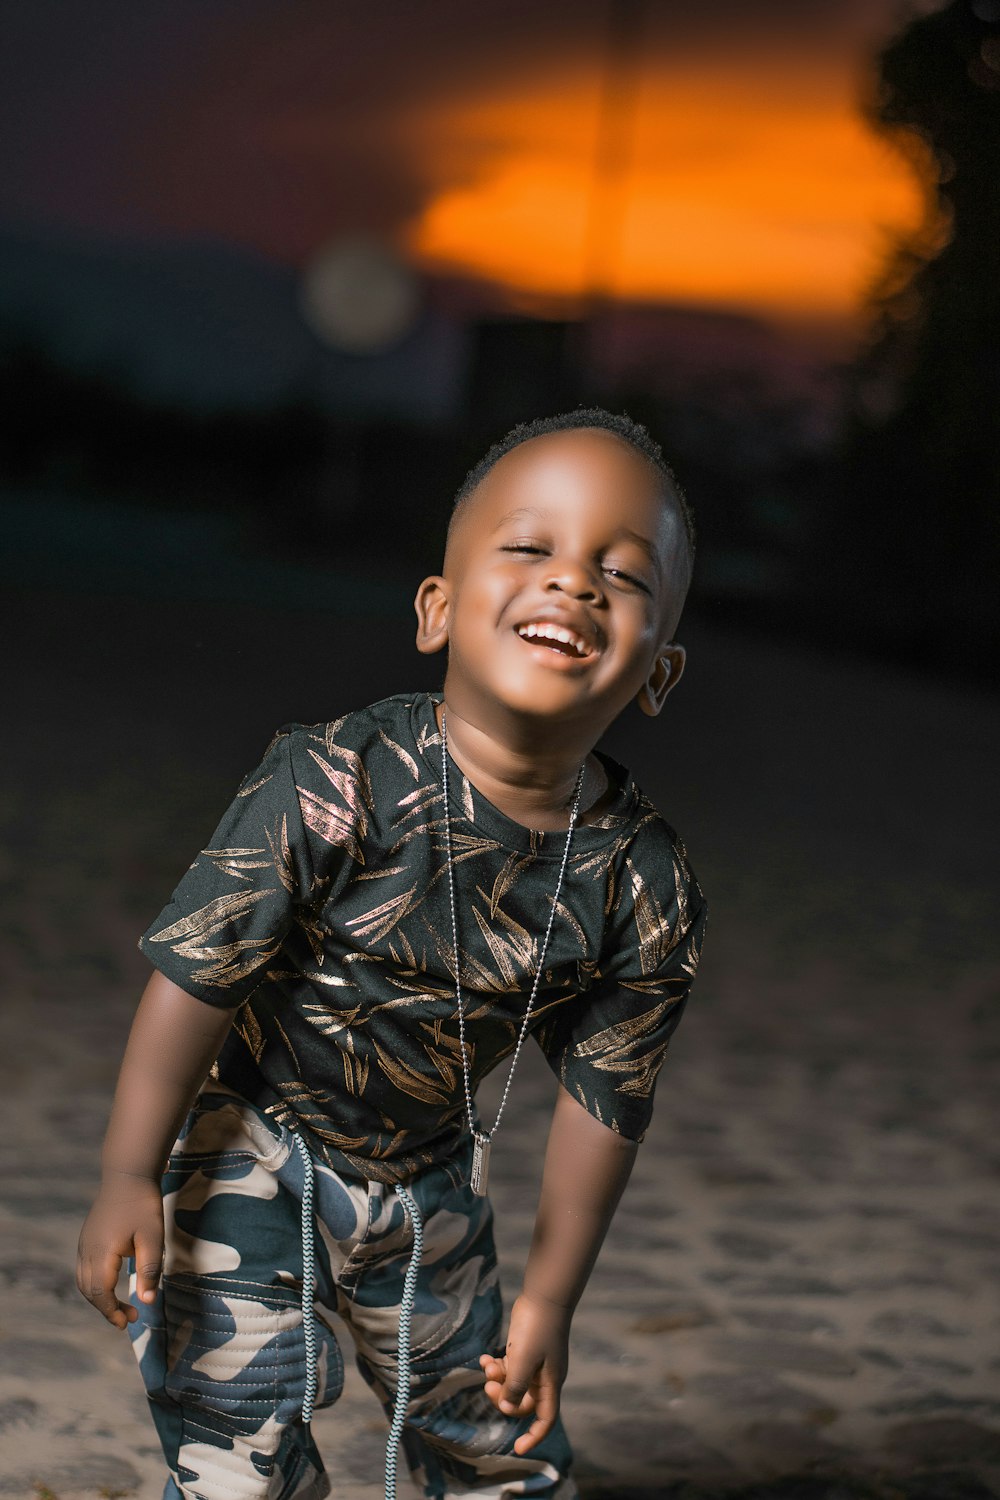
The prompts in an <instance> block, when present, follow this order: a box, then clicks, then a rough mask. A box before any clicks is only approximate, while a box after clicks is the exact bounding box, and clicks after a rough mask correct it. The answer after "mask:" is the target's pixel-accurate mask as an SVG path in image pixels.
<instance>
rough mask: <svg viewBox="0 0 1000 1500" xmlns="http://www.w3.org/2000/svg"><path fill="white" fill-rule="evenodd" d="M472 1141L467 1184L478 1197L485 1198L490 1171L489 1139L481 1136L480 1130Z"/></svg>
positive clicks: (475, 1133)
mask: <svg viewBox="0 0 1000 1500" xmlns="http://www.w3.org/2000/svg"><path fill="white" fill-rule="evenodd" d="M472 1140H473V1146H472V1172H471V1174H470V1177H469V1183H470V1186H471V1187H472V1191H473V1192H474V1193H475V1194H476V1195H477V1196H478V1197H480V1198H485V1197H486V1179H487V1177H488V1176H489V1171H490V1138H489V1136H488V1135H483V1133H482V1131H481V1130H477V1131H475V1132H474V1134H473V1137H472Z"/></svg>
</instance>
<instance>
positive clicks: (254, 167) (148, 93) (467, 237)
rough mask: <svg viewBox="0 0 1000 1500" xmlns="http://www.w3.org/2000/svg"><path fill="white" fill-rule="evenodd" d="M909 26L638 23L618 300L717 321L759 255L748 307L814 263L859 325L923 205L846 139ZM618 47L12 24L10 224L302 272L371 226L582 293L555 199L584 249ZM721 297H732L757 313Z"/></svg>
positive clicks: (766, 7) (79, 15) (891, 14)
mask: <svg viewBox="0 0 1000 1500" xmlns="http://www.w3.org/2000/svg"><path fill="white" fill-rule="evenodd" d="M898 16H899V6H898V5H897V4H896V0H846V3H845V0H814V3H811V4H809V3H801V0H799V3H793V0H785V3H782V0H772V3H770V4H764V3H760V0H751V3H739V0H729V3H722V4H714V5H711V6H691V5H680V4H672V5H668V4H663V3H653V4H651V3H649V0H647V3H646V4H645V5H644V6H642V7H640V15H639V23H638V24H639V30H638V33H637V35H638V41H637V43H636V56H635V63H634V67H635V74H634V76H635V79H636V89H637V91H638V92H637V95H636V97H637V98H639V99H640V105H641V108H640V107H639V106H638V105H637V109H636V115H635V119H634V121H633V126H634V128H633V133H632V137H631V146H630V150H631V158H630V163H631V165H630V170H632V171H633V173H634V176H633V178H632V179H631V186H630V191H631V192H632V195H633V199H634V203H635V204H636V205H638V208H637V209H636V215H637V216H636V218H635V222H634V224H633V225H632V227H631V230H629V228H628V225H626V233H625V238H624V239H623V242H622V253H621V267H620V270H621V274H622V278H623V283H622V284H623V290H624V289H626V283H629V284H630V286H631V289H632V290H633V291H645V292H646V293H651V295H653V296H654V297H655V296H657V295H662V296H663V297H664V298H668V297H670V296H674V297H679V298H680V299H681V300H685V299H687V300H695V301H697V300H698V299H699V298H700V297H702V296H708V297H711V295H712V292H713V287H714V286H715V282H713V281H712V277H713V275H715V272H713V270H712V266H713V256H714V255H715V254H716V253H717V254H718V257H719V259H720V262H721V260H722V259H723V257H724V258H725V260H726V262H727V263H728V264H730V265H731V264H732V263H733V261H734V253H733V252H734V248H736V249H739V248H740V241H739V239H738V238H737V241H736V244H735V246H734V235H736V236H737V237H738V236H740V235H742V236H743V241H742V250H743V253H742V254H740V255H739V256H738V257H735V258H736V259H738V260H739V261H741V262H742V263H743V264H744V265H745V267H746V277H747V278H748V279H747V287H746V290H747V296H748V298H749V301H750V302H751V303H752V302H753V300H754V297H755V296H757V297H758V300H759V298H760V296H761V295H763V297H764V300H765V301H766V299H767V296H768V295H769V293H768V288H767V286H766V285H765V281H766V276H765V273H764V272H763V271H762V270H760V269H759V268H758V271H757V272H755V271H754V265H755V263H756V262H759V266H760V267H763V266H765V265H766V266H767V267H769V268H770V270H769V271H768V273H767V274H772V273H773V274H774V275H776V276H777V277H778V279H779V280H780V282H781V284H782V286H783V287H785V288H786V289H787V288H788V287H790V286H792V283H793V282H794V281H795V277H794V275H793V276H791V277H790V276H789V273H788V272H787V271H785V270H782V269H779V270H777V271H775V270H774V268H775V267H780V266H781V265H782V263H783V257H784V258H785V259H787V260H788V262H789V264H792V265H794V263H796V262H798V263H799V264H801V265H803V266H804V265H805V264H806V263H809V264H810V265H811V266H812V268H813V269H812V273H811V274H812V276H813V279H814V281H815V285H816V287H817V291H816V297H817V299H818V300H817V306H820V305H821V304H823V303H824V299H825V302H826V304H828V305H829V306H830V307H834V306H836V307H841V306H843V305H846V303H847V302H848V301H849V300H850V297H851V296H852V295H853V290H854V284H855V282H856V281H857V279H858V276H859V274H860V271H859V269H858V266H859V264H860V263H861V262H864V261H865V257H866V255H869V254H870V253H873V252H871V250H870V246H874V244H875V242H876V240H878V238H879V233H880V216H881V218H882V219H885V220H899V219H900V218H901V217H905V216H906V215H907V213H911V212H912V205H913V201H914V195H913V189H912V187H911V186H910V185H909V183H908V180H907V178H906V173H905V169H904V168H902V167H901V165H900V164H899V163H898V162H896V161H895V160H894V159H892V157H891V153H888V152H887V151H886V150H885V148H884V147H882V146H880V145H878V144H875V143H872V142H871V140H870V137H866V134H865V132H864V131H863V129H862V127H860V126H859V125H857V124H856V123H855V120H856V107H855V106H856V100H857V97H858V94H859V91H860V87H861V79H862V78H863V76H864V70H865V63H866V59H867V58H869V57H870V56H871V54H872V51H873V49H874V47H875V46H876V45H877V43H878V41H879V40H880V39H882V38H884V37H885V36H886V35H888V34H889V33H890V32H891V31H892V29H894V26H895V24H896V22H897V19H898ZM608 26H609V3H608V0H546V3H545V4H544V5H539V4H537V0H531V3H526V0H516V3H510V0H485V3H484V0H479V3H477V4H475V5H470V4H469V3H468V0H407V3H405V4H404V3H389V0H381V3H372V0H366V3H358V0H349V3H337V4H331V3H330V0H141V3H136V0H98V3H96V4H94V5H87V6H84V5H80V4H69V3H66V0H30V3H29V0H21V3H20V4H17V5H16V6H14V7H10V8H8V16H7V20H6V23H5V26H4V36H3V43H2V46H0V141H2V143H3V144H2V147H0V215H2V220H3V221H5V222H6V223H7V224H8V225H14V226H17V227H19V228H21V229H29V230H33V229H45V230H51V229H57V230H65V229H69V230H75V231H84V232H87V233H89V234H94V235H97V236H101V237H111V238H127V239H134V238H153V239H160V238H173V237H184V236H217V237H220V238H222V239H225V240H229V241H232V242H234V243H238V244H243V245H247V246H251V247H253V248H256V249H258V250H260V251H262V252H263V253H264V254H266V255H267V256H269V257H272V258H274V259H277V260H282V261H286V262H291V263H295V264H299V263H301V262H302V261H303V260H305V259H307V258H308V256H309V255H310V254H311V253H312V252H313V251H314V250H316V249H317V248H318V247H319V246H320V245H322V244H323V243H324V242H325V241H326V240H327V239H328V238H329V237H330V236H332V235H336V234H337V233H339V232H341V231H343V230H347V229H352V228H355V227H364V228H368V229H373V230H378V231H381V232H383V233H385V234H386V235H388V236H389V237H390V238H392V239H394V240H395V242H396V244H397V245H398V246H399V247H400V248H401V249H403V250H404V252H405V253H408V254H409V255H410V257H411V258H412V259H415V260H417V261H418V262H420V261H423V262H424V263H427V264H430V263H435V262H437V263H439V264H442V265H446V266H447V265H451V266H454V267H456V268H459V269H466V270H469V271H471V272H472V274H481V275H484V276H487V277H489V276H492V277H493V278H494V279H498V280H500V281H504V280H508V281H510V282H511V283H512V284H514V285H519V286H521V287H529V288H530V287H531V286H532V285H533V284H534V282H536V281H537V282H538V285H539V286H540V287H542V289H543V290H544V289H549V290H553V291H560V290H565V289H566V288H568V287H569V286H570V284H571V283H572V281H573V278H575V277H576V276H578V274H579V271H578V268H577V265H576V261H575V260H574V262H573V265H572V266H571V267H569V268H568V269H565V270H564V272H563V275H564V282H562V283H561V282H560V281H559V274H560V273H559V263H560V262H563V263H565V262H567V261H568V260H569V259H572V257H573V256H575V255H576V251H575V249H571V247H568V245H567V243H566V242H563V241H561V240H560V239H559V238H558V232H557V231H558V228H559V226H558V225H555V226H553V229H552V234H554V235H555V237H554V238H551V237H550V238H549V239H547V238H546V230H545V226H544V223H543V220H544V212H543V211H542V210H541V209H540V208H539V207H538V206H537V203H541V204H545V203H549V204H551V205H552V206H553V207H552V212H553V214H554V215H555V216H556V217H557V218H558V220H559V222H560V223H564V222H565V221H566V220H567V218H568V219H569V220H570V221H572V223H571V225H570V228H571V230H572V234H573V235H574V236H575V239H574V240H573V245H574V246H575V245H576V243H577V241H578V240H579V239H580V238H581V235H582V233H583V229H582V227H581V226H582V224H583V217H582V216H583V215H584V212H585V210H584V208H583V207H581V208H580V210H579V214H580V216H581V217H580V224H577V223H576V209H575V208H573V207H572V205H575V204H576V203H577V202H580V203H581V204H582V202H583V197H584V194H583V190H582V188H581V187H580V185H581V184H585V183H586V179H587V176H588V174H590V173H591V172H592V167H593V160H594V147H595V142H596V130H597V120H598V118H599V106H600V87H601V78H602V73H601V59H602V57H603V55H604V48H605V43H606V37H607V33H608ZM685 167H686V169H687V173H688V175H687V178H686V179H685V178H684V177H683V176H678V170H679V168H685ZM817 184H818V186H817ZM533 194H534V195H535V196H534V197H533ZM563 200H565V204H567V205H570V209H567V208H566V207H565V206H564V204H563ZM643 205H644V207H643ZM678 205H680V208H678ZM685 205H687V208H686V210H685V208H684V206H685ZM664 211H669V212H672V213H674V218H670V217H669V213H668V218H667V219H666V220H664V218H663V213H664ZM678 212H680V218H679V219H677V213H678ZM685 212H686V213H687V217H686V218H685V216H684V214H685ZM734 215H735V216H736V217H735V218H734ZM740 215H742V217H740ZM505 224H508V225H509V228H510V234H509V240H510V247H509V248H510V254H509V255H508V256H507V258H506V259H505V258H504V256H505V255H506V254H507V252H506V250H504V247H503V240H504V236H503V234H502V233H498V229H497V225H501V226H503V225H505ZM532 224H537V225H538V226H539V233H540V238H539V241H538V245H537V247H535V249H534V251H531V247H530V246H529V252H531V253H529V255H528V258H527V259H525V258H524V250H525V235H526V230H525V228H524V226H525V225H528V226H530V225H532ZM566 232H567V233H569V232H570V231H569V230H567V231H566ZM629 233H631V235H632V246H633V248H632V249H631V250H630V249H629V239H628V235H629ZM529 238H530V236H529ZM651 241H656V242H657V244H658V247H659V248H658V252H657V253H658V257H659V259H658V262H657V265H656V267H654V268H653V272H650V270H649V268H648V267H647V268H646V269H645V271H644V270H643V267H642V266H641V264H640V261H641V258H642V256H641V252H642V248H643V247H644V246H646V247H648V246H649V244H650V243H651ZM668 241H669V242H670V245H669V246H668V245H667V242H668ZM716 242H717V243H718V247H719V248H718V251H717V252H716V250H715V248H714V247H715V245H716ZM685 244H687V246H688V252H687V253H688V255H689V259H690V263H691V264H690V265H688V263H687V262H685V261H684V246H685ZM498 245H499V246H500V250H499V251H498V248H497V247H498ZM866 247H869V248H866ZM532 254H533V255H534V258H533V259H532V258H531V255H532ZM671 255H673V257H674V261H675V262H676V263H674V262H671V259H670V257H671ZM498 256H499V258H498ZM519 257H520V258H519ZM692 265H693V266H695V267H696V271H692V270H691V266H692ZM651 274H652V275H653V280H652V281H650V275H651ZM755 275H756V277H757V281H754V276H755ZM657 276H660V277H661V279H663V278H665V279H663V284H662V286H661V285H660V284H659V283H658V282H657V281H656V277H657ZM719 277H721V279H719V280H718V287H717V289H716V295H717V299H718V300H721V301H723V302H725V301H727V300H728V301H729V302H733V301H736V302H738V301H739V300H740V296H741V289H740V285H738V284H736V283H734V282H733V280H732V275H731V274H728V273H727V274H722V272H721V271H720V272H719ZM762 277H764V281H762V280H761V278H762ZM644 278H645V279H644ZM824 278H827V279H828V283H829V284H828V285H827V284H826V282H825V281H824ZM758 283H760V285H758ZM761 286H763V292H761ZM803 287H804V288H805V291H804V292H803V293H802V295H805V296H806V297H807V298H808V296H809V295H811V294H810V292H809V290H808V286H807V285H806V280H805V276H804V275H803ZM755 288H756V290H755ZM800 300H801V296H800Z"/></svg>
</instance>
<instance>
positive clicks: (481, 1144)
mask: <svg viewBox="0 0 1000 1500" xmlns="http://www.w3.org/2000/svg"><path fill="white" fill-rule="evenodd" d="M584 764H586V762H584ZM441 767H442V782H443V789H444V842H445V854H446V856H447V861H448V897H449V900H450V902H451V938H452V944H453V951H454V954H455V999H456V1002H457V1004H458V1040H459V1047H460V1049H461V1053H462V1081H463V1083H464V1085H465V1112H466V1115H467V1116H468V1121H469V1130H470V1131H471V1132H472V1141H473V1147H472V1172H471V1175H470V1185H471V1187H472V1191H473V1192H474V1193H476V1194H477V1195H478V1196H479V1197H480V1198H485V1196H486V1180H487V1176H488V1175H489V1165H490V1146H491V1144H492V1141H493V1137H494V1135H495V1134H496V1130H497V1126H498V1125H499V1124H500V1116H501V1115H502V1114H503V1111H504V1105H505V1104H506V1103H507V1095H508V1094H509V1093H510V1085H511V1079H512V1078H513V1077H514V1069H515V1068H516V1067H517V1059H518V1057H519V1056H520V1053H521V1043H522V1042H523V1041H524V1038H525V1036H526V1035H527V1032H528V1021H529V1019H530V1017H531V1012H532V1009H533V1007H534V1004H535V996H536V995H537V993H538V982H539V980H540V979H541V977H542V969H543V968H544V966H545V955H546V953H547V952H548V948H549V938H550V937H551V935H552V923H553V922H554V920H555V915H556V907H557V906H558V905H559V893H560V891H561V890H562V883H563V876H564V875H565V873H566V862H567V860H568V859H569V846H570V840H571V839H572V837H573V829H574V828H575V827H576V819H577V814H578V812H579V811H580V793H581V791H582V789H583V771H584V767H583V766H581V767H580V770H579V772H578V774H577V778H576V787H575V789H574V792H573V806H572V809H571V811H570V815H569V831H568V833H567V834H566V846H565V848H564V849H563V854H562V863H561V864H560V866H559V877H558V879H557V880H556V893H555V895H554V896H553V898H552V910H551V911H550V913H549V925H548V926H547V927H546V929H545V939H544V941H543V943H542V951H541V953H540V954H539V956H538V966H537V968H536V969H535V978H534V982H533V983H532V986H531V995H530V997H529V999H528V1008H527V1010H526V1011H525V1012H524V1020H523V1021H522V1022H521V1032H520V1035H519V1036H518V1039H517V1046H516V1047H515V1048H514V1056H513V1058H512V1059H511V1064H510V1072H509V1073H508V1074H507V1082H506V1084H505V1085H504V1091H503V1096H502V1098H501V1100H500V1106H499V1108H498V1110H497V1117H496V1119H495V1120H494V1121H493V1129H492V1130H481V1129H480V1128H479V1126H478V1125H477V1123H476V1121H477V1118H478V1116H477V1113H476V1110H475V1107H474V1105H473V1103H472V1087H471V1084H470V1079H469V1057H468V1052H467V1051H466V1046H465V1007H464V1004H463V1002H462V982H461V979H460V978H459V956H458V921H457V919H456V916H455V876H454V872H453V867H452V858H451V810H450V804H449V798H448V716H447V714H446V713H445V711H444V709H443V708H442V710H441Z"/></svg>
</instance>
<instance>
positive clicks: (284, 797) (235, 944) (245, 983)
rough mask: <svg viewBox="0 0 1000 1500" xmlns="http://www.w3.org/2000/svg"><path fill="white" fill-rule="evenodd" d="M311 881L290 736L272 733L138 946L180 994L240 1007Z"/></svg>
mask: <svg viewBox="0 0 1000 1500" xmlns="http://www.w3.org/2000/svg"><path fill="white" fill-rule="evenodd" d="M314 884H315V878H314V872H313V859H312V851H311V849H310V846H309V842H308V837H307V831H306V828H305V827H304V825H303V819H302V813H301V809H300V801H299V793H298V790H297V788H296V780H295V775H294V773H293V770H292V760H291V735H290V734H289V733H288V732H287V731H285V730H279V731H278V733H277V734H276V735H275V736H274V738H273V739H272V741H271V743H270V745H269V746H268V748H267V751H266V752H265V754H264V757H263V759H262V760H261V762H260V764H259V765H258V766H257V767H255V769H254V770H253V771H251V772H250V774H249V775H248V776H246V777H245V778H244V780H243V781H242V783H241V784H240V788H239V790H238V792H237V793H236V796H235V797H234V799H233V801H232V803H231V804H230V806H229V807H228V809H227V810H226V812H225V814H224V815H223V818H222V821H221V822H220V823H219V826H218V827H217V828H216V830H215V832H214V834H213V835H212V838H211V839H210V841H209V843H208V845H207V847H206V848H204V849H202V851H201V853H200V854H199V855H198V857H197V859H196V860H195V861H194V863H193V864H192V865H191V867H190V869H189V870H188V871H187V873H186V874H185V875H184V876H183V878H182V879H181V881H180V883H179V885H178V886H177V888H176V890H175V891H174V893H173V895H172V897H171V898H170V901H169V902H168V903H167V905H166V906H165V907H164V909H163V911H162V912H161V913H160V915H159V916H158V917H157V918H156V920H155V921H154V922H153V923H152V924H151V925H150V926H149V927H148V928H147V930H146V931H145V932H144V933H143V935H142V937H141V938H140V939H139V948H140V949H141V951H142V952H143V953H144V954H145V955H146V957H147V958H148V959H149V960H150V962H151V963H152V964H153V965H154V966H155V967H156V968H157V969H159V970H160V971H161V973H163V974H165V975H166V976H167V978H168V979H171V980H173V982H174V983H175V984H176V985H179V986H180V988H181V989H182V990H186V991H187V993H188V994H189V995H194V996H195V997H196V998H197V999H199V1000H204V1001H207V1003H208V1004H210V1005H218V1006H220V1007H223V1008H228V1007H230V1006H236V1005H239V1004H241V1003H242V1002H243V1001H244V1000H245V999H246V998H247V997H248V995H250V994H251V993H252V991H253V990H254V989H255V988H256V987H257V985H258V984H259V983H260V981H261V979H262V978H263V977H264V973H265V972H266V968H267V965H268V964H269V963H270V961H271V960H272V959H273V957H274V955H275V954H276V953H277V951H278V949H279V948H280V947H281V944H282V941H283V939H284V938H285V935H286V933H287V932H288V930H289V928H290V926H291V924H292V922H293V920H294V917H295V908H296V906H297V905H298V904H300V903H302V902H304V901H306V900H308V899H309V896H310V894H311V892H312V891H313V889H314Z"/></svg>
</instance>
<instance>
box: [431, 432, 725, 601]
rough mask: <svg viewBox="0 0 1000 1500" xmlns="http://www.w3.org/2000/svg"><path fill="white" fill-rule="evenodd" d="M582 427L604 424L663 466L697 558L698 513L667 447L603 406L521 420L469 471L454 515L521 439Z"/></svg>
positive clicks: (691, 551)
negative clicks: (666, 455) (667, 456)
mask: <svg viewBox="0 0 1000 1500" xmlns="http://www.w3.org/2000/svg"><path fill="white" fill-rule="evenodd" d="M580 427H602V428H603V429H604V430H605V431H606V432H612V433H614V435H615V437H617V438H620V439H621V441H622V442H623V443H628V444H629V446H630V447H632V448H634V449H635V450H636V452H637V453H641V454H642V456H643V458H646V459H648V460H649V462H650V463H651V464H652V465H653V467H654V468H656V469H659V471H660V473H661V474H662V475H663V478H664V479H665V480H666V490H667V494H668V496H669V497H670V498H671V499H673V500H676V502H677V509H678V511H679V512H680V517H681V520H682V521H683V523H684V531H685V534H686V536H687V542H688V557H689V562H693V561H694V549H695V527H694V515H693V513H692V511H691V507H690V505H689V504H688V499H687V496H686V495H685V493H684V491H683V490H682V489H681V487H680V485H679V484H678V482H677V476H676V474H675V473H674V471H673V469H672V468H671V467H670V465H669V464H668V463H667V461H666V459H665V458H664V457H663V450H662V449H661V448H660V445H659V443H658V442H657V441H656V439H655V438H654V437H651V436H650V434H649V432H648V431H647V429H646V428H645V427H643V425H642V423H641V422H634V421H633V420H632V418H631V417H630V416H628V415H627V413H625V412H620V413H616V412H610V411H605V409H604V407H603V406H580V407H577V409H576V410H575V411H564V412H560V414H559V415H558V416H555V417H536V418H535V419H534V421H532V422H519V423H518V424H517V426H516V427H512V428H511V430H510V431H509V432H508V433H507V435H506V436H505V437H502V438H501V439H500V440H499V442H496V443H494V444H493V446H492V448H490V449H489V451H488V452H487V453H486V454H484V456H483V457H482V458H481V459H480V460H479V462H478V463H477V464H476V465H475V467H474V468H472V469H470V470H469V472H468V474H466V476H465V478H464V479H463V480H462V483H461V485H460V486H459V488H458V490H457V492H456V494H455V499H454V502H453V505H452V514H453V515H454V513H455V512H456V511H457V510H458V509H459V507H460V506H461V504H462V502H463V501H464V500H466V499H467V498H468V497H469V495H471V494H472V492H473V490H475V489H478V487H479V485H480V484H481V483H482V482H483V480H484V479H485V478H486V476H487V474H488V473H489V472H490V470H491V469H492V468H493V466H494V464H496V463H498V462H499V460H500V459H501V458H503V456H504V454H505V453H509V452H510V451H511V449H512V448H517V447H519V446H520V444H521V443H526V442H528V441H529V439H531V438H536V437H542V436H544V434H546V433H549V432H567V431H572V430H574V429H576V428H580ZM689 572H690V569H689Z"/></svg>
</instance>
